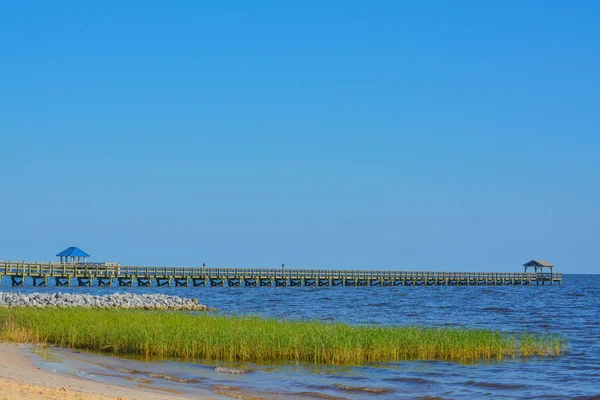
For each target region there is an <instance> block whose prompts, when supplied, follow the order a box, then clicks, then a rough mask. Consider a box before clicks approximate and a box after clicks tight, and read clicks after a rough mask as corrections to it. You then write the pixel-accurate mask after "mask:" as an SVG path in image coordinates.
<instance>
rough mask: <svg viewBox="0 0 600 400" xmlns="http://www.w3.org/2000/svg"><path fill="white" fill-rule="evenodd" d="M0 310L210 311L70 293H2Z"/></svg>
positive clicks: (171, 302) (143, 298)
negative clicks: (111, 309) (5, 308)
mask: <svg viewBox="0 0 600 400" xmlns="http://www.w3.org/2000/svg"><path fill="white" fill-rule="evenodd" d="M0 307H40V308H42V307H54V308H73V307H88V308H121V309H141V310H185V311H213V310H214V309H212V308H209V307H207V306H205V305H203V304H198V300H197V299H188V298H184V297H179V296H168V295H164V294H134V293H114V294H106V295H102V296H94V295H91V294H71V293H2V292H0Z"/></svg>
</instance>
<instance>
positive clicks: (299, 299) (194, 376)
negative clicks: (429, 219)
mask: <svg viewBox="0 0 600 400" xmlns="http://www.w3.org/2000/svg"><path fill="white" fill-rule="evenodd" d="M0 290H2V291H11V290H18V291H21V292H34V291H39V292H46V291H57V290H62V291H69V292H73V293H77V292H90V293H93V294H105V293H111V292H122V291H135V292H137V293H150V292H160V293H168V294H175V295H180V296H186V297H196V298H198V299H199V302H200V303H203V304H207V305H209V306H211V307H216V308H218V309H219V312H221V313H232V314H256V315H265V316H273V317H278V318H289V319H319V320H325V321H341V322H347V323H351V324H382V325H415V324H416V325H428V326H467V327H477V328H480V327H485V328H494V329H501V330H504V331H509V332H520V331H529V332H550V333H555V334H560V335H564V336H566V337H567V339H568V349H567V352H566V353H565V354H564V355H562V356H558V357H542V358H538V357H531V358H520V359H516V360H515V359H508V360H502V361H492V362H474V363H469V364H461V363H454V362H446V361H427V362H424V361H406V362H398V363H380V364H373V365H365V366H361V367H332V366H320V365H311V364H280V365H253V364H244V365H230V364H227V365H221V364H215V363H203V362H202V360H197V361H195V362H180V361H177V360H155V361H150V362H144V361H138V360H123V359H117V358H114V357H107V356H98V355H90V354H86V353H79V352H70V351H66V350H60V349H49V350H45V351H44V353H43V354H41V353H37V354H36V355H34V358H35V359H36V362H39V363H40V365H42V366H43V367H45V368H48V369H58V370H60V369H62V370H63V371H64V372H67V373H69V371H70V373H73V371H79V372H77V373H78V374H80V375H83V376H86V377H89V378H92V379H99V380H103V381H109V382H114V383H120V384H134V385H140V386H144V387H149V388H155V389H157V390H170V391H175V392H180V393H194V394H196V395H200V394H202V395H207V396H208V395H210V396H212V397H215V398H232V397H233V398H248V399H249V398H331V399H334V398H349V399H359V398H360V399H362V398H364V399H372V398H386V399H387V398H389V399H412V398H419V397H425V396H429V397H438V398H443V399H450V398H452V399H462V398H465V399H466V398H482V397H488V398H494V399H496V398H521V399H553V398H555V399H563V398H565V399H573V398H580V399H589V398H600V275H565V279H564V282H563V285H561V286H558V285H555V286H529V287H527V286H498V287H494V286H455V287H445V286H430V287H322V288H316V287H293V288H290V287H287V288H286V287H281V288H276V287H262V288H261V287H258V288H245V287H241V288H228V287H220V288H219V287H215V288H211V287H189V288H184V287H171V288H164V287H161V288H156V287H153V288H137V287H133V288H120V287H111V288H99V287H92V288H83V287H81V288H80V287H70V288H55V287H48V288H33V287H30V286H29V287H27V286H26V287H22V288H12V287H10V282H9V281H7V280H6V279H5V280H4V281H3V282H2V287H1V288H0ZM218 366H225V367H233V368H237V369H240V370H248V371H250V372H248V373H245V374H229V373H223V372H218V371H216V370H215V367H218Z"/></svg>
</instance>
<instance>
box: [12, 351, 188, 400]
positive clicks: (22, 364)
mask: <svg viewBox="0 0 600 400" xmlns="http://www.w3.org/2000/svg"><path fill="white" fill-rule="evenodd" d="M28 351H29V347H28V346H27V345H20V344H10V343H0V400H42V399H44V400H46V399H50V400H55V399H56V400H109V399H110V400H126V399H127V400H146V399H150V398H151V399H156V400H183V399H189V398H191V397H187V396H180V395H173V394H166V393H158V392H156V391H149V390H145V389H141V388H139V389H138V388H131V387H124V386H118V385H112V384H106V383H101V382H96V381H92V380H88V379H84V378H79V377H76V376H68V375H64V374H60V373H52V372H48V371H44V370H42V369H39V368H37V367H36V366H35V365H33V364H32V363H31V361H30V360H29V359H28V358H27V356H26V354H27V352H28ZM194 398H198V397H194Z"/></svg>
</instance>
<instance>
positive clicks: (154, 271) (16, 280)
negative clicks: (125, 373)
mask: <svg viewBox="0 0 600 400" xmlns="http://www.w3.org/2000/svg"><path fill="white" fill-rule="evenodd" d="M3 277H9V278H10V280H11V283H12V285H13V286H24V285H25V284H26V282H27V281H29V282H31V284H32V285H33V286H48V285H49V284H53V285H55V286H70V285H76V286H94V285H97V286H112V285H113V284H117V285H119V286H134V285H137V286H153V285H155V286H479V285H488V286H490V285H491V286H505V285H554V284H562V280H563V276H562V273H541V272H535V273H531V272H432V271H375V270H370V271H359V270H317V269H283V268H282V269H277V268H274V269H243V268H188V267H135V266H107V265H104V264H94V263H80V264H72V263H64V262H63V263H40V262H11V261H0V282H1V281H2V278H3Z"/></svg>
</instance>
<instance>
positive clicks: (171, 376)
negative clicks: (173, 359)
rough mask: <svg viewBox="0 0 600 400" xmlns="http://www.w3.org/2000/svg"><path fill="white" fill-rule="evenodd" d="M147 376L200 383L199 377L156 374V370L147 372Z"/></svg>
mask: <svg viewBox="0 0 600 400" xmlns="http://www.w3.org/2000/svg"><path fill="white" fill-rule="evenodd" d="M146 376H147V377H149V378H154V379H164V380H166V381H170V382H177V383H199V382H200V381H199V380H198V379H188V378H180V377H178V376H173V375H165V374H155V373H154V372H147V373H146Z"/></svg>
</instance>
